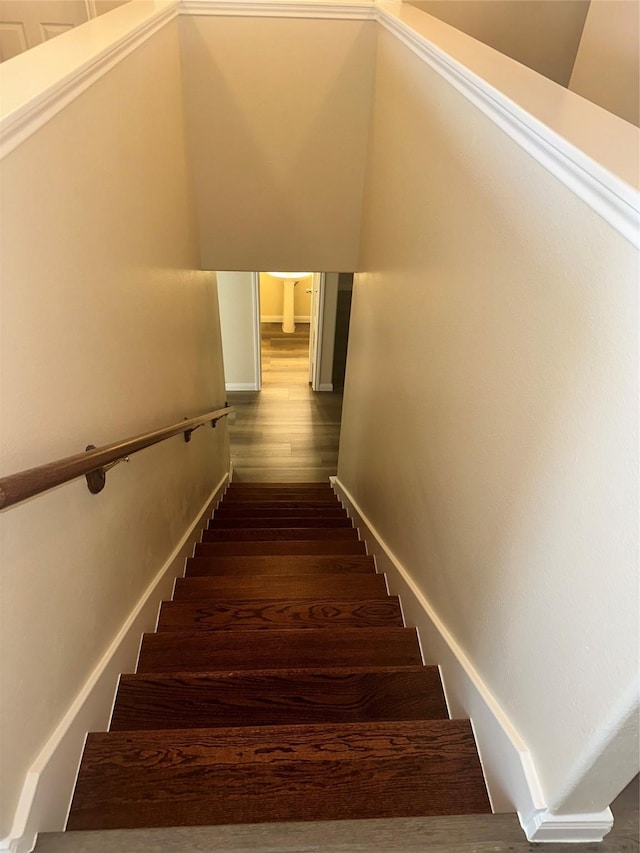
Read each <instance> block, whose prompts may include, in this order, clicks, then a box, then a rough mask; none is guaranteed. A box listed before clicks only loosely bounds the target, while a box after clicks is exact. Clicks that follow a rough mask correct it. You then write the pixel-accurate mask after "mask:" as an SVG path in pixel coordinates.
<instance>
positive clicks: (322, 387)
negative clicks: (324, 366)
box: [316, 382, 333, 391]
mask: <svg viewBox="0 0 640 853" xmlns="http://www.w3.org/2000/svg"><path fill="white" fill-rule="evenodd" d="M316 390H317V391H333V382H321V383H320V384H319V385H318V387H317V389H316Z"/></svg>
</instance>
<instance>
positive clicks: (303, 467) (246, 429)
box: [228, 323, 342, 486]
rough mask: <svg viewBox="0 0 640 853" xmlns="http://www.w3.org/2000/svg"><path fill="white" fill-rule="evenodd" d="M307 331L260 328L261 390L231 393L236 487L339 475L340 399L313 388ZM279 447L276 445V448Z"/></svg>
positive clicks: (301, 328)
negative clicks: (337, 471) (250, 483)
mask: <svg viewBox="0 0 640 853" xmlns="http://www.w3.org/2000/svg"><path fill="white" fill-rule="evenodd" d="M308 380H309V327H308V326H304V327H302V326H298V328H297V329H296V331H295V333H293V334H292V335H288V334H285V333H283V332H282V329H281V328H280V327H279V326H278V325H277V324H271V323H268V324H267V323H263V324H262V391H257V392H252V391H236V392H231V393H230V394H229V395H228V398H229V401H230V403H231V405H233V406H234V407H235V409H236V412H235V414H234V416H233V418H232V423H231V424H230V427H229V438H230V444H231V458H232V460H233V464H234V482H233V485H237V484H240V483H242V482H243V481H251V482H252V485H254V486H255V483H256V481H269V480H272V481H280V482H282V481H283V480H285V481H289V482H295V481H301V482H302V481H319V482H323V483H326V482H327V480H328V478H329V476H330V475H331V474H335V473H336V469H337V453H338V443H339V439H340V418H341V410H342V395H341V394H339V393H327V392H322V393H315V392H313V391H312V390H311V388H310V387H309V381H308ZM274 443H277V446H274Z"/></svg>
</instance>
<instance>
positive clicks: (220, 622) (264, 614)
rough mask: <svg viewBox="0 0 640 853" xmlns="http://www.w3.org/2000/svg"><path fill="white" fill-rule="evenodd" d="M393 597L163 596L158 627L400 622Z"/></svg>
mask: <svg viewBox="0 0 640 853" xmlns="http://www.w3.org/2000/svg"><path fill="white" fill-rule="evenodd" d="M402 627H403V621H402V613H401V611H400V602H399V601H398V598H397V597H393V598H391V597H389V598H387V599H383V600H381V599H377V600H376V599H373V600H369V601H367V600H365V599H358V600H356V601H354V600H348V599H347V600H341V599H318V598H314V599H311V600H309V599H304V600H302V601H300V600H297V601H296V600H293V599H276V600H272V601H269V602H265V601H264V599H260V600H250V599H249V600H247V599H245V600H244V601H233V600H223V601H220V600H217V601H198V602H183V601H165V602H163V603H162V607H161V609H160V618H159V620H158V628H157V630H158V631H180V630H187V631H237V630H241V631H249V630H251V631H269V630H274V629H275V630H287V629H310V630H327V629H328V630H333V629H334V628H402Z"/></svg>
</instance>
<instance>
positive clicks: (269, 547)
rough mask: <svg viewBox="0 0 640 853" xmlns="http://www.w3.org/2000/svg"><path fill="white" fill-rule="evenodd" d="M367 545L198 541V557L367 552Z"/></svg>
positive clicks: (345, 541)
mask: <svg viewBox="0 0 640 853" xmlns="http://www.w3.org/2000/svg"><path fill="white" fill-rule="evenodd" d="M366 553H367V547H366V545H365V543H364V542H362V541H361V540H360V539H327V540H324V539H318V540H315V541H314V540H307V541H302V542H295V541H289V542H286V541H275V542H274V541H272V542H198V544H197V545H196V547H195V556H196V557H217V556H221V557H222V556H228V557H251V556H256V557H261V556H262V557H271V556H277V555H286V554H300V555H309V556H311V555H313V554H335V555H336V556H343V555H345V554H366Z"/></svg>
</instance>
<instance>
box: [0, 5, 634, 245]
mask: <svg viewBox="0 0 640 853" xmlns="http://www.w3.org/2000/svg"><path fill="white" fill-rule="evenodd" d="M151 5H152V8H151V11H146V12H144V14H143V13H141V12H139V11H138V8H137V4H134V3H132V4H127V5H126V6H123V7H120V8H119V9H116V10H114V11H113V12H111V13H109V20H108V22H107V20H105V19H94V20H92V21H89V22H87V23H86V24H84V25H83V28H87V27H89V28H91V27H93V30H92V32H91V34H90V32H89V30H88V29H84V33H83V34H80V33H76V32H75V31H71V32H69V33H66V34H65V35H63V36H60V37H59V39H55V40H53V41H52V42H47V43H45V44H43V45H40V46H39V47H37V48H34V51H36V52H37V58H38V63H37V67H36V66H35V65H34V60H35V59H36V56H35V54H34V55H31V54H33V51H29V52H28V53H27V54H22V55H20V56H18V57H16V58H15V59H13V60H11V61H10V62H9V63H5V64H4V65H3V66H2V67H0V83H1V85H2V88H3V90H4V93H5V96H4V97H3V100H2V102H1V103H0V110H1V113H0V159H1V158H2V157H4V156H6V155H7V154H8V153H10V152H11V151H13V150H14V149H15V148H16V147H17V146H18V145H20V143H22V142H23V141H25V140H26V139H27V138H28V137H29V136H31V135H32V134H33V133H35V132H36V131H37V130H38V129H39V128H40V127H42V126H43V125H44V124H46V123H47V122H48V121H49V120H50V119H51V118H53V117H54V116H55V115H56V114H57V113H58V112H60V110H62V109H64V107H65V106H67V104H69V103H70V102H71V101H73V100H74V99H75V98H77V97H78V96H79V95H80V94H81V93H82V92H84V91H85V90H86V89H87V88H89V86H91V85H92V84H93V83H94V82H96V80H98V79H99V78H100V77H102V75H104V74H106V73H107V72H108V71H109V70H110V69H111V68H113V67H114V66H115V65H116V64H117V63H118V62H121V61H122V60H123V59H124V58H125V57H126V56H128V54H130V53H131V52H132V51H134V50H135V49H136V48H137V47H138V46H140V45H141V44H142V43H143V42H145V41H146V40H147V39H149V38H150V37H151V36H152V35H153V34H154V33H156V32H157V31H158V30H160V29H161V28H162V27H164V26H165V25H166V24H167V23H169V22H170V21H171V20H173V19H174V18H175V17H176V16H177V15H178V14H180V15H196V16H202V15H207V16H226V17H229V16H233V17H260V18H263V17H269V18H307V19H316V20H322V19H330V20H376V21H378V22H379V23H380V25H381V26H382V27H383V28H384V29H385V30H387V31H388V32H389V33H391V34H392V35H393V36H394V37H395V38H397V39H398V40H399V41H400V42H401V43H403V44H404V45H405V46H406V47H408V48H409V50H411V51H412V52H413V53H414V54H415V55H416V56H417V57H419V58H420V59H421V60H422V61H423V62H425V63H426V64H427V65H429V66H430V67H431V68H432V69H433V70H434V71H436V72H437V73H438V74H439V75H440V76H441V77H443V78H444V79H446V80H447V81H448V82H449V83H450V84H451V85H452V86H453V87H454V88H455V89H456V90H457V91H458V92H460V93H461V94H462V95H463V96H464V97H465V98H466V99H467V100H468V101H469V102H471V103H472V104H474V106H476V107H477V108H478V109H479V110H481V111H482V112H483V113H484V114H485V115H486V116H487V117H488V118H489V119H490V120H491V121H492V122H494V124H496V125H497V126H498V127H500V128H501V130H503V131H504V132H505V133H506V134H507V135H508V136H509V137H510V138H511V139H513V140H514V142H516V143H517V144H518V145H519V146H520V147H521V148H522V149H523V150H525V151H527V153H528V154H529V155H530V156H532V157H533V158H534V159H535V160H537V162H538V163H540V164H541V165H542V166H543V167H544V168H545V169H547V171H549V172H550V173H551V174H552V175H554V177H556V178H557V179H558V180H559V181H560V182H561V183H563V184H564V185H565V186H566V187H567V188H568V189H570V190H571V191H572V192H573V193H574V194H575V195H576V196H578V197H579V198H580V199H582V201H584V202H585V204H587V205H588V206H589V207H590V208H591V209H592V210H594V211H595V212H596V213H597V214H598V215H599V216H600V217H602V218H603V219H604V220H605V221H606V222H608V223H609V224H610V225H611V226H612V227H613V228H615V229H616V231H618V232H619V233H620V234H621V235H622V236H623V237H624V238H625V239H627V240H628V241H629V242H630V243H632V244H633V245H634V246H636V247H638V248H640V192H639V191H638V189H637V188H636V187H635V186H632V185H631V184H629V183H628V182H626V181H625V180H624V179H622V178H621V177H619V176H618V175H617V174H615V173H614V172H613V171H612V170H611V168H607V167H606V165H603V163H602V162H598V161H597V160H596V159H594V158H593V157H591V156H589V154H587V153H585V151H584V150H583V149H582V148H581V147H580V146H579V145H578V144H576V143H575V142H572V141H570V139H569V138H568V134H563V133H561V132H560V131H558V130H554V129H553V127H551V126H550V123H545V121H544V120H541V119H540V118H538V117H536V116H535V115H533V114H532V112H529V111H527V109H525V107H523V106H521V105H520V104H519V103H517V102H516V101H515V100H514V99H513V98H510V97H509V96H508V95H507V94H505V93H504V92H503V91H501V90H500V89H499V88H496V86H494V85H491V83H490V82H488V80H487V79H485V78H484V77H483V76H481V75H480V74H479V73H476V72H475V71H473V70H471V68H469V67H468V66H467V65H465V64H462V62H460V61H458V60H457V59H456V58H455V56H453V55H450V54H449V53H447V52H446V51H445V50H443V49H442V48H440V47H438V45H437V44H436V43H435V42H434V41H433V40H432V39H430V38H429V37H428V36H427V35H425V34H423V33H421V32H420V29H421V21H424V20H427V21H432V22H433V19H431V18H430V16H428V15H425V14H424V13H422V12H420V11H419V10H417V9H415V8H413V7H409V6H407V5H406V4H403V3H395V2H374V0H362V2H350V3H341V2H339V0H310V2H304V0H154V2H153V4H151ZM141 16H142V17H141ZM107 23H108V26H105V25H106V24H107ZM439 23H440V22H438V24H439ZM448 29H449V30H452V28H448ZM85 33H86V35H87V36H89V38H85V35H84V34H85ZM457 36H459V37H460V38H462V39H463V40H464V39H466V40H467V44H468V43H469V42H474V40H471V39H469V38H468V37H467V36H464V34H461V33H457ZM62 39H65V42H64V44H65V46H66V47H67V51H66V53H65V55H64V56H63V57H62V58H61V56H60V47H61V46H62ZM96 45H97V48H96ZM478 47H479V48H484V46H483V45H478ZM499 60H500V61H504V62H507V63H512V65H516V66H518V67H520V66H519V64H518V63H514V62H513V60H509V59H508V58H507V57H502V56H500V57H499ZM510 67H511V66H510ZM531 74H532V75H534V77H535V78H539V76H540V75H536V74H535V72H531ZM25 81H26V82H25ZM547 82H548V81H545V83H547ZM552 85H555V84H552ZM556 91H557V89H556ZM563 91H564V90H563ZM565 94H568V95H569V96H570V101H571V102H572V103H573V104H574V105H575V104H576V103H582V101H583V99H580V98H579V96H578V95H573V93H566V92H565ZM575 99H578V100H577V101H576V100H575ZM582 106H583V108H585V109H586V110H587V111H589V110H591V111H592V113H591V112H588V114H589V115H591V114H592V115H593V118H594V120H595V119H596V118H598V117H600V118H601V120H602V121H603V122H605V123H607V122H608V125H609V126H611V122H612V120H613V123H614V124H615V129H616V130H619V131H620V133H621V136H622V137H623V138H626V141H627V142H628V140H629V138H630V137H629V134H634V133H636V129H635V128H633V127H632V126H630V125H627V123H626V122H623V121H622V120H621V119H620V120H617V119H615V117H613V116H611V115H609V114H608V113H606V112H605V111H603V110H600V108H598V107H595V106H594V105H591V104H587V103H586V102H584V103H583V104H582ZM622 131H624V133H622ZM611 147H612V149H615V147H616V145H615V140H614V141H613V142H612V145H611ZM601 153H602V152H601ZM627 153H628V152H627ZM602 159H603V161H604V160H608V159H609V157H608V155H607V152H606V151H605V153H604V155H603V158H602ZM621 159H624V158H621ZM628 159H629V158H628V156H627V160H628ZM612 162H613V160H612ZM627 165H628V163H627ZM627 171H629V170H628V169H627Z"/></svg>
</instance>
